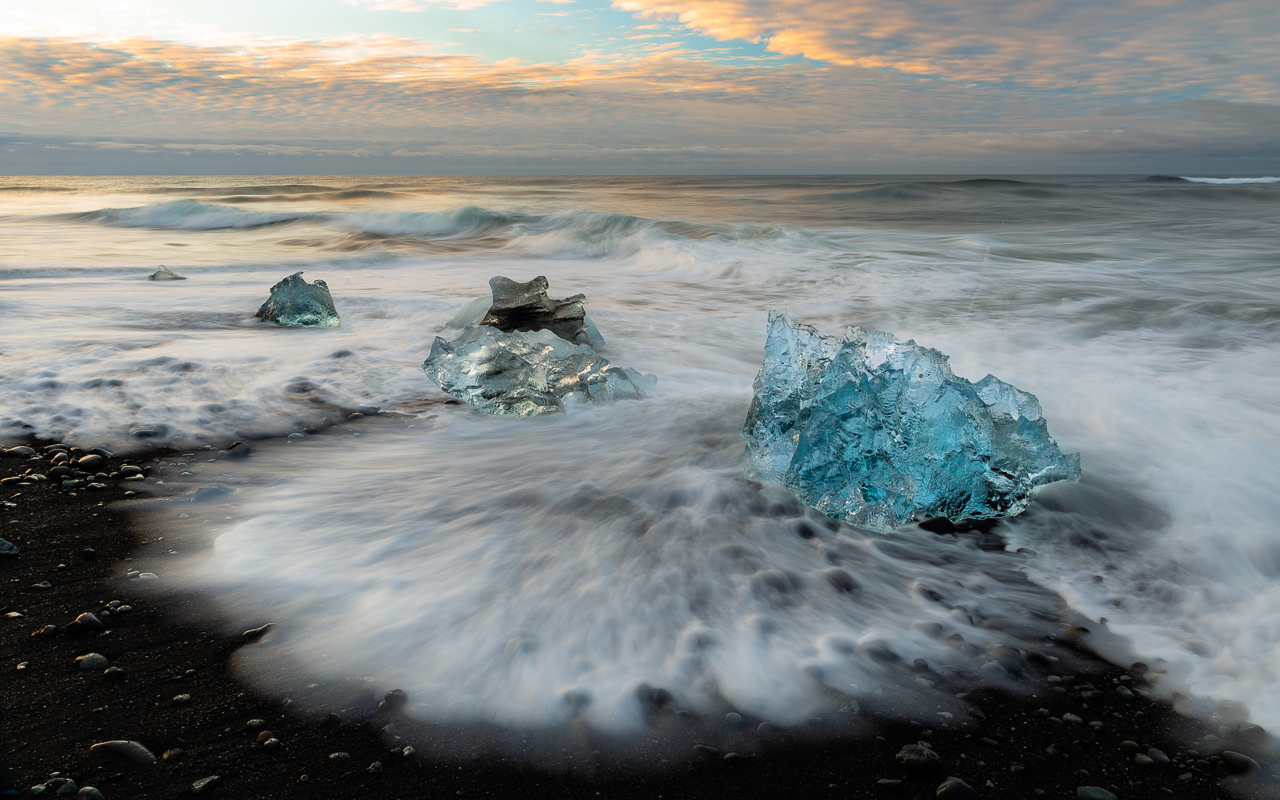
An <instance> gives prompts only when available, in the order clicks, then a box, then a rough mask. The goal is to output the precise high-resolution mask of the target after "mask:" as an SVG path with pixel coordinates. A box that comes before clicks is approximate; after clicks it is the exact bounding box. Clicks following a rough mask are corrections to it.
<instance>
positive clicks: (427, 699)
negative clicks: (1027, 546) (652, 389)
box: [165, 381, 1062, 733]
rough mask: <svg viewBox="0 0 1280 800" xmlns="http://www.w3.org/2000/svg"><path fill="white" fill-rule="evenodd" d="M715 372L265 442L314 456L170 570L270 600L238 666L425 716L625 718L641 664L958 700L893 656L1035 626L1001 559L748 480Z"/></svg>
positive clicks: (939, 655) (248, 599)
mask: <svg viewBox="0 0 1280 800" xmlns="http://www.w3.org/2000/svg"><path fill="white" fill-rule="evenodd" d="M724 388H725V389H726V390H727V391H720V392H715V393H711V394H704V395H693V396H690V395H689V394H688V393H687V392H682V391H678V390H677V392H676V393H675V394H676V396H674V397H671V396H669V397H665V398H657V399H653V400H651V401H649V402H634V401H633V402H619V403H617V404H615V405H613V406H611V407H608V408H605V409H579V410H576V411H574V412H573V413H570V414H568V415H567V416H561V417H560V418H553V419H550V420H546V421H535V422H533V423H532V424H529V423H527V422H524V421H514V422H513V421H510V420H506V419H501V418H492V417H484V416H481V415H479V414H475V413H471V412H469V410H467V409H444V412H445V413H441V414H439V415H438V416H437V417H436V419H435V420H434V421H435V422H436V423H437V425H436V426H435V427H428V426H426V425H420V426H419V427H418V429H417V430H416V431H405V432H403V433H396V434H381V435H377V434H375V435H372V436H370V435H366V436H365V437H364V438H363V439H361V440H359V441H358V442H355V441H348V442H345V443H344V444H343V445H342V446H340V447H324V446H322V445H317V446H316V448H315V449H310V450H308V451H307V452H306V453H299V454H296V456H295V457H294V458H288V457H280V456H276V457H274V458H279V459H280V460H278V461H272V458H273V457H270V456H269V457H268V461H271V463H272V464H273V466H271V467H270V468H269V471H270V472H273V473H278V472H280V471H285V472H292V471H293V469H294V467H293V466H292V465H293V464H296V463H297V462H298V461H299V460H300V459H305V460H311V459H316V460H318V461H321V462H322V464H323V466H321V467H320V468H319V469H318V470H315V471H307V472H306V473H305V474H302V475H300V476H299V477H297V478H296V479H290V480H287V481H285V482H282V483H281V484H279V485H277V486H275V487H272V488H263V489H259V490H257V491H256V492H249V493H247V495H246V499H245V502H244V503H243V504H239V505H237V506H236V507H235V515H236V517H237V521H236V522H235V523H233V524H232V525H231V526H230V527H229V529H228V530H227V531H226V532H225V533H223V534H222V535H221V536H220V537H219V538H218V540H217V545H216V547H215V548H214V551H213V553H212V554H211V555H210V556H209V557H208V558H204V559H201V560H200V562H198V563H197V564H196V565H195V566H194V567H193V568H192V569H191V570H190V571H189V572H187V573H185V574H184V575H183V576H182V577H181V579H180V580H181V581H182V582H183V583H184V584H188V585H189V584H190V583H193V582H194V583H195V584H199V585H205V586H209V587H211V588H213V589H215V590H216V596H218V597H219V598H220V600H221V602H223V603H225V604H227V605H228V606H230V607H231V608H233V609H235V611H236V612H238V613H239V614H241V615H243V617H242V618H243V619H250V618H252V615H253V614H261V613H262V611H261V610H262V609H263V608H270V609H272V611H271V613H272V615H273V619H274V620H276V621H277V622H278V623H279V624H280V630H279V632H278V634H277V639H276V644H277V645H279V646H278V647H275V648H270V649H267V650H250V651H247V653H246V657H247V658H248V659H249V660H248V662H247V663H246V665H245V666H246V669H247V670H248V674H249V675H251V676H252V677H254V678H255V679H257V680H261V681H264V682H266V683H268V684H275V685H276V688H278V689H281V690H283V689H284V686H282V685H280V682H281V678H282V676H289V677H284V681H286V682H291V681H304V680H305V681H308V682H310V681H316V680H318V681H322V682H325V683H326V684H335V683H336V684H339V685H340V684H341V682H342V681H344V680H345V679H346V678H349V677H351V676H357V677H358V676H363V675H370V676H373V677H375V678H376V679H377V685H378V686H379V687H381V690H385V689H388V688H391V687H393V686H394V687H400V688H402V689H404V690H405V691H406V692H407V693H408V694H409V697H410V701H411V703H412V706H411V709H410V710H411V713H413V714H414V715H416V716H418V717H419V718H421V719H424V720H428V721H431V722H455V723H456V722H481V721H484V722H497V723H500V724H504V725H517V726H521V727H526V728H527V727H536V728H541V727H545V726H548V725H553V724H555V723H559V722H563V721H566V720H568V719H570V718H572V717H575V716H577V717H581V718H583V719H585V720H586V721H588V722H589V723H590V724H591V725H592V726H593V727H594V728H596V729H599V730H603V731H606V732H615V733H616V732H627V731H636V730H640V729H642V728H643V727H644V722H645V718H646V712H647V711H650V710H652V709H651V702H650V699H649V698H650V695H649V694H645V695H644V697H641V698H638V697H637V689H638V688H639V687H642V686H643V687H650V688H652V689H662V690H665V691H666V692H669V693H670V695H671V696H672V697H673V701H672V702H673V704H674V705H675V706H677V707H679V708H683V709H687V710H691V711H694V712H695V713H711V714H712V716H713V717H722V716H723V714H724V713H725V712H726V711H728V710H737V711H739V712H741V713H744V714H747V715H750V716H752V717H755V718H757V719H763V720H769V721H772V722H774V723H776V724H781V725H796V724H804V723H805V721H806V720H807V719H808V718H809V717H810V716H812V715H814V714H819V715H828V714H834V713H838V709H839V708H840V707H842V706H848V705H849V704H850V700H851V698H858V697H861V699H862V702H864V703H866V702H868V701H869V702H871V703H873V704H875V703H877V702H878V701H879V700H881V699H883V700H884V704H885V707H892V708H896V710H898V711H899V713H906V712H907V711H908V710H913V711H916V712H918V713H923V714H928V715H929V716H930V717H934V712H935V711H936V710H937V709H939V708H942V709H951V710H953V711H956V712H957V713H960V714H961V716H962V717H963V713H962V712H960V710H959V709H958V708H956V703H955V701H954V698H953V697H952V693H953V692H954V691H955V690H954V689H952V690H951V691H950V692H947V691H945V690H944V689H943V688H942V687H939V689H938V690H937V691H936V692H935V691H932V690H931V689H930V688H929V687H930V684H928V683H921V682H919V681H916V680H915V679H916V678H917V677H920V676H921V673H920V672H918V671H916V669H915V668H914V667H913V666H912V662H913V661H914V660H915V659H916V658H924V659H926V660H927V661H928V663H929V666H930V667H931V668H932V669H933V670H935V673H934V674H933V675H932V677H933V679H934V680H935V681H937V680H941V679H940V678H939V677H938V675H937V672H941V671H942V670H943V669H944V668H946V667H948V666H954V667H960V668H963V669H966V670H970V671H972V670H977V669H979V668H981V667H982V666H983V665H984V664H986V663H987V662H988V661H991V660H993V659H994V658H996V657H997V655H995V654H993V653H992V652H991V651H990V649H989V648H990V647H991V646H992V645H997V644H1006V645H1014V646H1019V645H1020V646H1024V647H1025V646H1027V645H1028V643H1030V644H1031V645H1032V646H1043V644H1039V645H1037V644H1036V639H1040V638H1042V637H1043V635H1044V634H1045V633H1047V632H1052V631H1053V630H1055V629H1056V628H1055V627H1054V626H1052V625H1051V624H1050V623H1048V622H1045V621H1044V619H1046V618H1047V617H1048V616H1049V615H1053V614H1057V613H1060V612H1061V610H1062V609H1061V604H1060V601H1059V599H1058V598H1057V597H1056V596H1055V595H1053V594H1052V593H1050V592H1045V591H1044V590H1042V589H1040V588H1039V587H1037V586H1035V585H1033V584H1031V583H1030V582H1028V581H1026V580H1025V579H1024V578H1023V577H1022V576H1021V575H1020V573H1019V572H1018V569H1019V567H1020V566H1021V565H1022V562H1023V560H1024V559H1023V557H1022V556H1016V555H1012V554H991V553H983V552H981V551H980V550H979V549H978V548H977V546H976V545H975V544H973V542H972V541H968V540H964V539H960V540H957V539H955V538H954V537H938V536H935V535H934V534H931V533H927V532H925V531H922V530H919V529H912V530H907V531H904V532H902V533H901V534H898V535H893V536H884V537H882V536H873V535H865V534H860V533H859V532H857V531H855V530H852V529H850V528H846V527H843V526H839V527H838V526H835V525H831V526H830V527H828V525H829V524H830V523H829V522H828V521H827V520H826V519H825V518H824V517H822V516H821V515H819V514H816V513H813V512H806V511H805V509H804V507H803V506H802V505H801V504H800V503H799V502H797V501H796V500H795V499H794V498H792V497H790V496H789V495H787V493H786V492H784V491H783V490H781V489H780V488H778V487H768V486H764V487H762V486H761V485H760V484H756V483H753V482H750V481H748V480H747V479H746V478H745V477H744V476H743V468H744V465H745V458H744V455H743V445H742V442H741V440H740V438H739V436H738V434H739V431H740V427H741V422H740V420H741V418H742V416H743V415H744V414H745V409H746V402H747V399H748V397H749V394H748V393H746V392H745V391H744V389H745V388H746V387H745V386H744V385H743V382H742V381H735V382H734V385H733V386H732V388H731V387H724ZM325 451H330V452H325ZM220 469H225V467H220ZM374 497H376V498H377V501H376V507H371V506H370V502H369V501H370V499H371V498H374ZM172 508H173V507H172V506H166V509H165V512H166V513H167V514H173V513H175V512H174V511H172V510H171V509H172ZM833 528H835V530H833ZM175 577H177V576H175ZM1032 612H1035V613H1038V614H1039V615H1040V617H1039V618H1034V617H1031V616H1030V613H1032ZM953 634H960V635H961V636H962V637H963V640H964V641H967V642H968V643H970V645H972V646H973V649H971V650H966V651H964V652H962V651H961V649H960V648H959V646H958V643H957V641H956V640H952V641H948V640H947V639H946V637H948V636H951V635H953ZM987 671H988V672H991V671H992V668H991V667H987ZM886 692H888V693H889V695H890V697H888V698H886V697H884V695H885V693H886ZM833 695H834V699H833ZM717 711H718V712H719V713H718V714H716V713H714V712H717ZM845 713H846V714H848V710H847V709H846V711H845ZM935 718H936V717H935Z"/></svg>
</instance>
